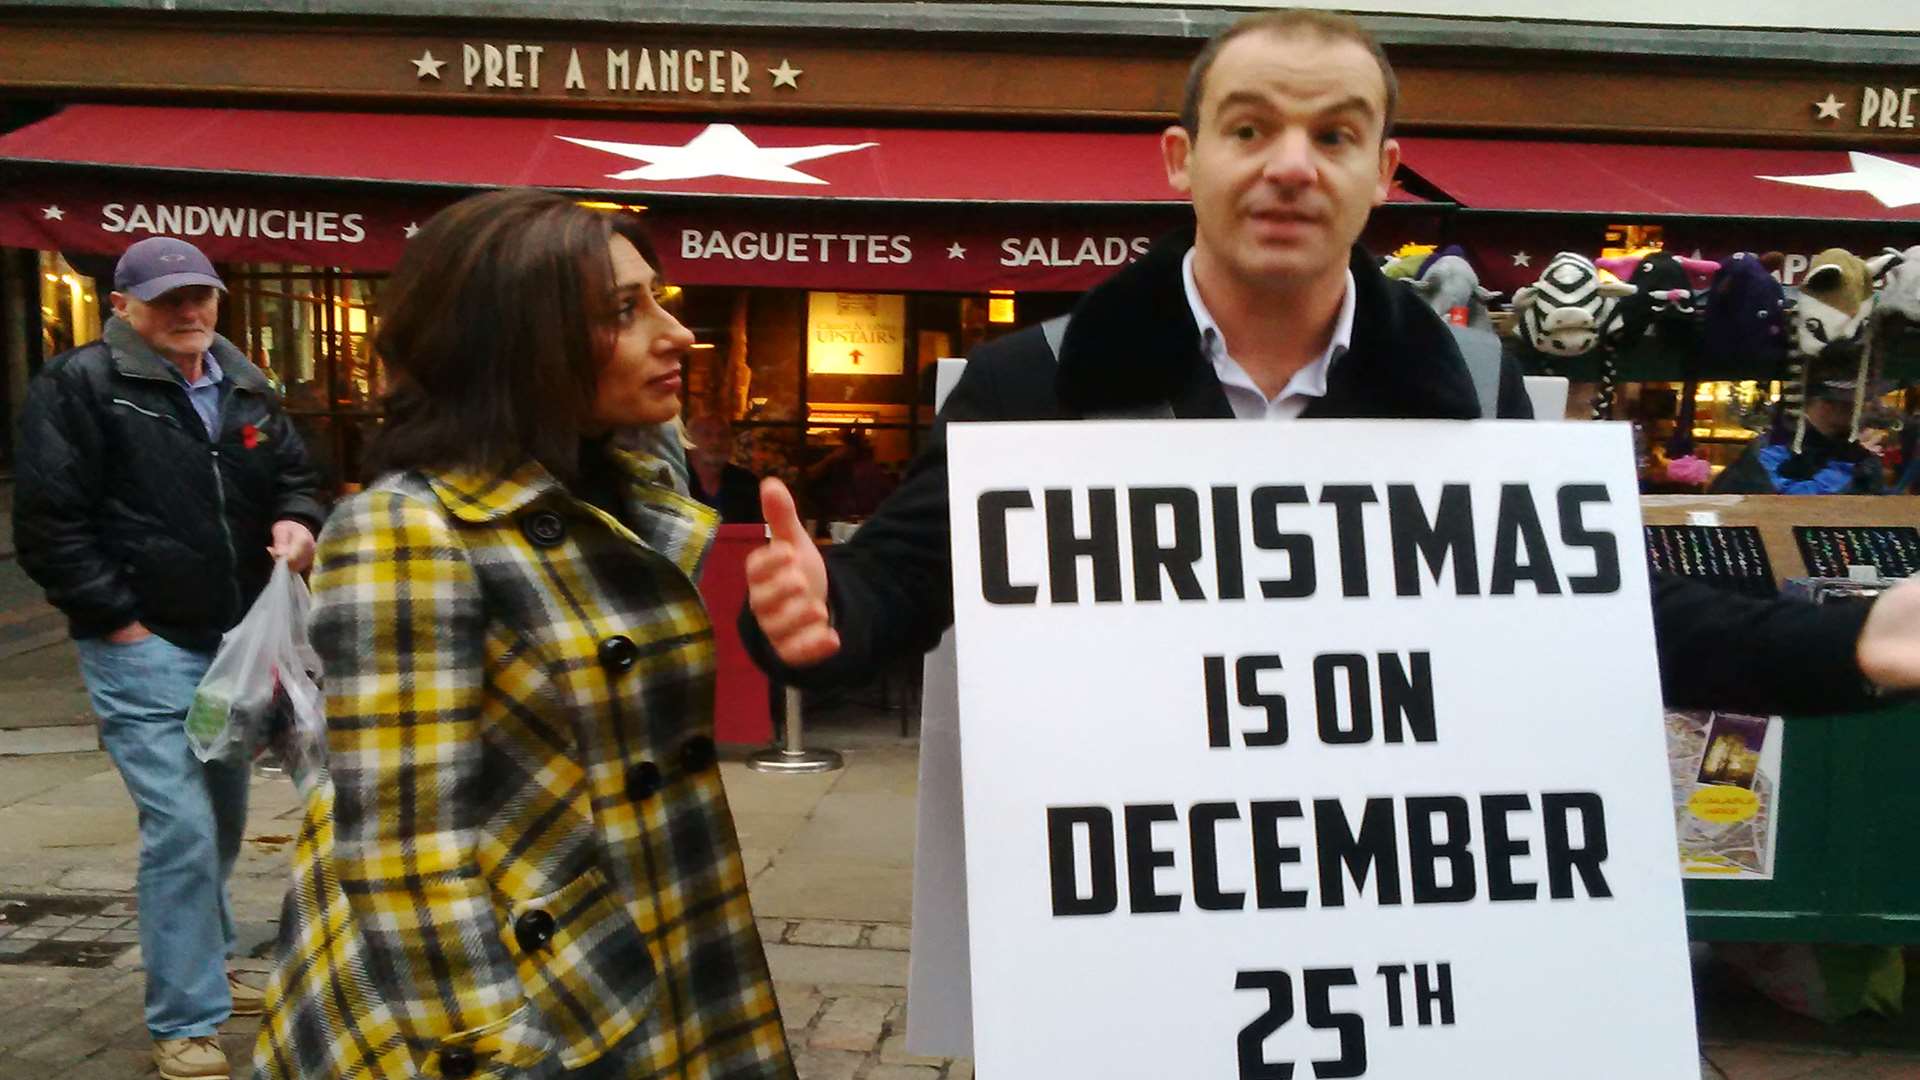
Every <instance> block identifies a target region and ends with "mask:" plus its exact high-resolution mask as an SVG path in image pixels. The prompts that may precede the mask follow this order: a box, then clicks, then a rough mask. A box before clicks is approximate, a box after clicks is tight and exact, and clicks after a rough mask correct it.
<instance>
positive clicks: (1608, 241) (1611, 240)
mask: <svg viewBox="0 0 1920 1080" xmlns="http://www.w3.org/2000/svg"><path fill="white" fill-rule="evenodd" d="M1666 246H1667V230H1666V228H1665V227H1664V226H1660V225H1609V226H1607V231H1606V235H1605V238H1604V239H1603V240H1602V242H1601V247H1600V257H1601V258H1603V259H1621V258H1632V257H1633V256H1635V255H1646V254H1650V253H1652V252H1655V251H1662V250H1664V249H1665V248H1666Z"/></svg>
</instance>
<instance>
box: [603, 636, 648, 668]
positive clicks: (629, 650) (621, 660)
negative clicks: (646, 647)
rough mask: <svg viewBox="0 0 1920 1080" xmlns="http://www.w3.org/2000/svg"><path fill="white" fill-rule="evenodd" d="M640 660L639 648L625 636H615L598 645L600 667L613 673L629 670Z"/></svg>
mask: <svg viewBox="0 0 1920 1080" xmlns="http://www.w3.org/2000/svg"><path fill="white" fill-rule="evenodd" d="M639 659H640V646H638V645H635V644H634V643H633V639H632V638H630V637H627V636H626V635H625V634H615V635H613V636H612V637H610V638H608V639H607V640H605V641H603V642H601V643H600V666H601V667H603V668H606V669H607V670H608V671H612V672H615V673H619V672H623V671H627V670H630V669H631V668H632V667H633V665H634V662H635V661H637V660H639Z"/></svg>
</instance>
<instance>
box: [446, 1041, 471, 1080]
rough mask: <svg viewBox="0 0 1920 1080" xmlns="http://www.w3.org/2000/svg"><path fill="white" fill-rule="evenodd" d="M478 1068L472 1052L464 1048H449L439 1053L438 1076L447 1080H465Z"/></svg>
mask: <svg viewBox="0 0 1920 1080" xmlns="http://www.w3.org/2000/svg"><path fill="white" fill-rule="evenodd" d="M479 1067H480V1063H479V1062H478V1061H475V1060H474V1057H473V1051H471V1050H469V1049H467V1048H466V1047H464V1046H449V1047H447V1048H446V1049H444V1050H442V1051H440V1075H441V1076H444V1077H446V1078H447V1080H466V1078H467V1077H469V1076H472V1075H473V1073H474V1070H476V1069H478V1068H479Z"/></svg>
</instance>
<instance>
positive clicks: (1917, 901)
mask: <svg viewBox="0 0 1920 1080" xmlns="http://www.w3.org/2000/svg"><path fill="white" fill-rule="evenodd" d="M1641 506H1642V512H1643V514H1644V517H1645V520H1646V523H1647V525H1648V526H1650V527H1651V526H1680V525H1693V526H1700V527H1706V528H1739V527H1743V526H1751V527H1754V528H1757V529H1758V530H1759V537H1760V540H1761V543H1762V545H1763V547H1764V548H1765V551H1766V556H1767V559H1768V561H1769V562H1770V563H1771V570H1772V575H1771V576H1772V577H1773V578H1774V580H1775V581H1776V582H1784V581H1785V580H1786V579H1787V578H1791V577H1804V576H1807V565H1806V560H1805V558H1804V557H1803V550H1806V549H1805V548H1803V543H1804V544H1808V545H1811V550H1812V551H1813V553H1814V555H1815V557H1816V558H1819V557H1823V552H1826V551H1828V550H1831V547H1830V545H1831V544H1833V543H1836V542H1845V541H1847V540H1848V538H1847V537H1844V536H1843V537H1841V538H1840V540H1839V541H1835V540H1834V536H1833V534H1814V535H1811V536H1808V537H1802V536H1800V535H1797V534H1796V532H1795V528H1796V527H1800V526H1825V527H1829V528H1858V527H1867V526H1890V527H1894V528H1905V527H1912V526H1915V525H1920V498H1916V497H1906V496H1881V497H1864V496H1782V495H1717V496H1715V495H1703V496H1692V495H1653V496H1646V497H1645V498H1643V499H1642V500H1641ZM1875 539H1879V538H1875ZM1852 542H1853V543H1855V544H1856V545H1857V544H1858V542H1859V541H1858V538H1857V537H1856V538H1853V539H1852ZM1823 545H1829V546H1823ZM1849 550H1859V551H1862V552H1868V553H1869V554H1870V552H1869V549H1868V546H1864V545H1863V546H1858V547H1856V548H1852V549H1849ZM1873 550H1878V551H1881V552H1883V553H1886V552H1888V551H1890V550H1891V548H1890V547H1889V546H1888V545H1884V544H1883V545H1882V546H1881V547H1880V548H1876V549H1873ZM1891 553H1892V554H1893V555H1895V556H1898V555H1899V554H1900V553H1899V552H1898V551H1897V550H1891ZM1657 557H1658V555H1657V554H1656V558H1657ZM1857 557H1858V558H1862V559H1864V558H1867V557H1868V555H1867V554H1862V555H1859V556H1857ZM1915 762H1920V705H1916V704H1906V705H1900V706H1896V707H1893V708H1889V709H1885V710H1881V711H1877V712H1873V713H1867V714H1860V715H1840V716H1829V717H1818V718H1813V717H1789V718H1788V719H1787V722H1786V725H1785V744H1784V747H1783V753H1782V759H1781V776H1780V785H1781V786H1780V800H1779V815H1780V821H1779V833H1778V847H1777V852H1776V861H1775V865H1774V878H1773V880H1771V881H1714V880H1689V881H1687V883H1686V895H1687V925H1688V932H1689V934H1690V935H1691V936H1692V937H1693V938H1695V939H1697V940H1723V941H1825V942H1862V943H1867V942H1878V943H1887V944H1920V858H1916V855H1920V839H1917V837H1920V784H1915V783H1914V780H1913V770H1914V763H1915Z"/></svg>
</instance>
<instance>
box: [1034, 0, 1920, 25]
mask: <svg viewBox="0 0 1920 1080" xmlns="http://www.w3.org/2000/svg"><path fill="white" fill-rule="evenodd" d="M1048 2H1052V3H1077V2H1079V0H1048ZM1120 3H1121V4H1122V5H1123V6H1130V7H1142V8H1156V7H1178V6H1180V5H1179V3H1178V0H1120ZM1222 6H1223V7H1249V8H1252V7H1264V6H1266V5H1265V4H1263V3H1260V2H1259V0H1223V3H1222ZM1299 6H1301V7H1311V8H1334V9H1338V10H1340V11H1351V12H1354V13H1355V14H1364V15H1441V16H1446V17H1448V18H1455V19H1539V20H1542V21H1547V22H1567V21H1570V20H1571V21H1576V22H1582V23H1591V24H1599V25H1602V26H1631V25H1635V24H1640V25H1650V26H1673V25H1679V26H1711V27H1725V28H1730V29H1732V28H1748V29H1761V28H1767V27H1779V28H1783V29H1794V30H1802V29H1805V28H1806V27H1808V26H1809V25H1810V16H1809V14H1808V11H1807V7H1806V5H1805V4H1802V3H1796V2H1794V0H1693V2H1692V3H1688V4H1666V3H1660V2H1659V0H1614V2H1613V3H1610V4H1607V5H1606V6H1605V7H1604V8H1594V9H1591V13H1590V14H1586V13H1582V12H1579V11H1574V10H1571V9H1569V8H1568V7H1567V6H1566V5H1564V4H1556V3H1554V2H1553V0H1358V2H1355V0H1304V2H1302V3H1301V4H1300V5H1299ZM1815 18H1817V22H1818V24H1819V28H1820V29H1822V30H1830V31H1832V30H1895V31H1913V30H1920V13H1916V12H1915V10H1914V8H1913V5H1912V4H1911V3H1909V2H1908V0H1850V2H1849V3H1847V4H1844V5H1834V6H1832V7H1831V8H1822V9H1820V12H1819V14H1818V16H1817V17H1815Z"/></svg>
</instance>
